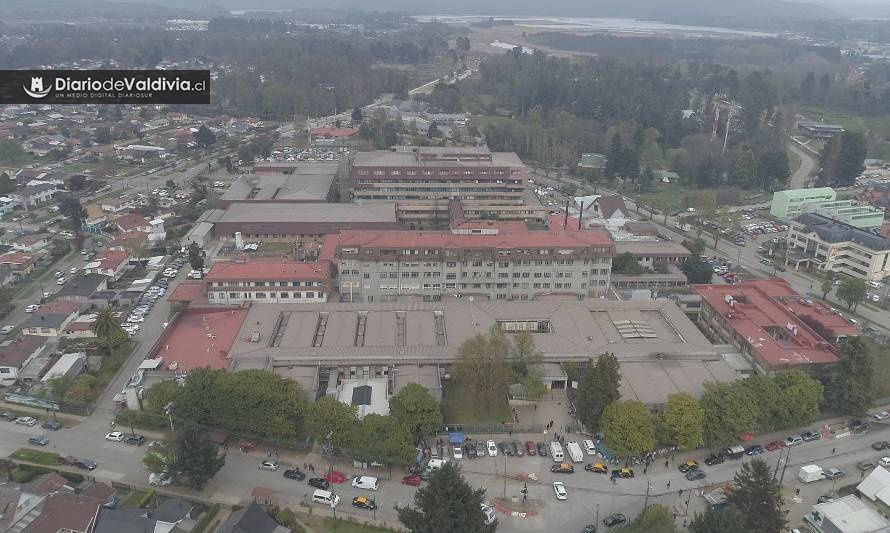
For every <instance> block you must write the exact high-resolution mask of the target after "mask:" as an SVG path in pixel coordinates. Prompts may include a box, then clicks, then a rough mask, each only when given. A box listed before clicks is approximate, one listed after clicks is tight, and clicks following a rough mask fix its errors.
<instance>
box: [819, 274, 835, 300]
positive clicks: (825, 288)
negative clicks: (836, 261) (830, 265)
mask: <svg viewBox="0 0 890 533" xmlns="http://www.w3.org/2000/svg"><path fill="white" fill-rule="evenodd" d="M832 287H834V272H833V271H831V270H829V271H828V272H826V273H825V277H824V278H822V284H821V285H820V286H819V288H820V289H821V290H822V299H823V300H825V299H827V298H828V293H830V292H831V288H832Z"/></svg>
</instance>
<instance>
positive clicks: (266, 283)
mask: <svg viewBox="0 0 890 533" xmlns="http://www.w3.org/2000/svg"><path fill="white" fill-rule="evenodd" d="M330 281H331V265H330V263H327V262H319V263H299V262H296V261H289V260H286V261H281V260H275V261H272V260H269V261H263V260H254V261H232V262H219V263H216V264H214V265H213V266H212V267H211V268H210V272H209V273H208V274H207V276H206V277H205V278H204V283H205V287H206V290H207V299H208V301H209V302H210V303H214V304H242V303H245V302H265V303H324V302H327V301H328V295H329V294H330Z"/></svg>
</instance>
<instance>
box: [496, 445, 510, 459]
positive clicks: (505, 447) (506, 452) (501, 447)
mask: <svg viewBox="0 0 890 533" xmlns="http://www.w3.org/2000/svg"><path fill="white" fill-rule="evenodd" d="M498 450H500V452H501V453H502V454H504V455H506V456H507V457H509V456H511V455H513V447H512V446H510V444H508V443H506V442H499V443H498Z"/></svg>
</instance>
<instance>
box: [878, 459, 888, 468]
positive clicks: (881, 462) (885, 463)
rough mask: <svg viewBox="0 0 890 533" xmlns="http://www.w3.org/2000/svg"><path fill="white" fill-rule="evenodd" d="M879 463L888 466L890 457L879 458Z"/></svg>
mask: <svg viewBox="0 0 890 533" xmlns="http://www.w3.org/2000/svg"><path fill="white" fill-rule="evenodd" d="M878 465H880V466H883V467H884V468H887V467H888V466H890V457H881V458H880V459H878Z"/></svg>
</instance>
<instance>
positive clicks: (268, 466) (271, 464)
mask: <svg viewBox="0 0 890 533" xmlns="http://www.w3.org/2000/svg"><path fill="white" fill-rule="evenodd" d="M257 468H259V469H260V470H271V471H273V472H274V471H276V470H278V461H272V460H266V461H263V462H262V463H260V465H259V466H258V467H257Z"/></svg>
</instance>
